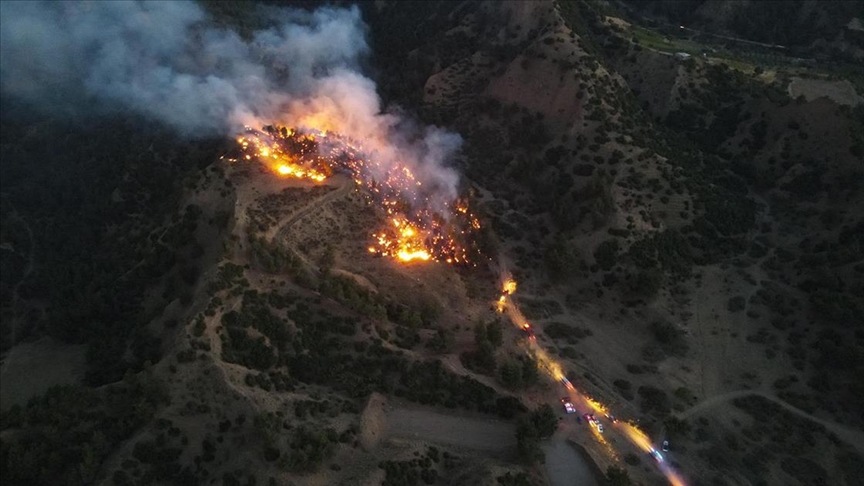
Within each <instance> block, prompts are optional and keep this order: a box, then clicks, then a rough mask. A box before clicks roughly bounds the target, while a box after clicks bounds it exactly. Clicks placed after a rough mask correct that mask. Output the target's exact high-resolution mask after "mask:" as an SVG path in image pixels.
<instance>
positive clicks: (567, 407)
mask: <svg viewBox="0 0 864 486" xmlns="http://www.w3.org/2000/svg"><path fill="white" fill-rule="evenodd" d="M561 404H562V405H564V412H566V413H568V414H570V413H576V407H574V406H573V402H571V401H570V399H569V398H567V397H561Z"/></svg>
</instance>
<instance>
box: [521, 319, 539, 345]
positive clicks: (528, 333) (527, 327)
mask: <svg viewBox="0 0 864 486" xmlns="http://www.w3.org/2000/svg"><path fill="white" fill-rule="evenodd" d="M522 332H524V333H525V335H526V336H527V337H528V339H529V340H531V341H535V340H537V336H535V335H534V329H532V328H531V324H528V323H527V322H526V323H525V324H522Z"/></svg>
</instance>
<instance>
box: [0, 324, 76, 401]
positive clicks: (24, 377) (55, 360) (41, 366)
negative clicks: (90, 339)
mask: <svg viewBox="0 0 864 486" xmlns="http://www.w3.org/2000/svg"><path fill="white" fill-rule="evenodd" d="M86 350H87V347H86V346H84V345H69V344H61V343H59V342H57V341H54V340H53V339H50V338H43V339H40V340H38V341H36V342H32V343H21V344H18V345H17V346H15V347H13V348H12V349H10V350H9V353H8V354H7V355H6V357H5V359H4V360H3V364H2V365H0V384H2V386H0V409H2V410H6V409H8V408H9V407H11V406H13V405H24V404H26V403H27V401H28V400H30V399H31V398H32V397H35V396H38V395H41V394H42V393H44V392H45V391H46V390H48V389H49V388H51V387H52V386H54V385H66V384H72V383H76V382H78V381H80V380H81V379H82V378H84V371H85V366H84V358H85V353H86Z"/></svg>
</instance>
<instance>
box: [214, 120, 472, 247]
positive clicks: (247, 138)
mask: <svg viewBox="0 0 864 486" xmlns="http://www.w3.org/2000/svg"><path fill="white" fill-rule="evenodd" d="M237 143H238V146H239V148H240V151H241V156H240V157H236V158H231V159H229V160H231V161H232V162H237V161H238V160H248V161H251V160H258V161H260V162H262V163H264V164H265V165H267V166H268V167H270V168H271V169H272V170H273V171H274V172H275V173H276V174H278V175H280V176H284V177H294V178H298V179H306V180H311V181H313V182H323V181H325V180H326V179H327V178H328V177H329V176H330V175H332V174H333V173H334V172H337V171H342V172H347V173H349V174H350V176H351V178H352V179H353V180H354V182H355V183H356V184H357V185H358V186H360V187H361V188H363V189H364V192H365V193H366V194H367V196H368V198H369V200H370V202H372V203H373V204H375V205H377V206H378V207H379V208H380V209H381V210H382V211H383V213H384V214H385V215H386V217H387V220H388V224H387V225H386V226H385V227H384V228H382V229H381V230H380V231H378V232H376V233H373V234H372V238H373V244H372V246H370V247H369V248H368V251H369V253H370V254H374V255H381V256H388V257H392V258H395V259H396V260H397V261H400V262H405V263H407V262H415V261H421V262H423V261H430V260H431V261H436V262H446V263H454V264H467V263H471V262H472V258H471V257H476V256H477V255H478V252H477V249H476V248H474V247H472V245H471V244H470V238H469V237H470V235H471V233H473V232H474V231H476V230H478V229H480V221H479V220H478V219H477V218H476V217H475V216H474V215H473V214H471V212H470V211H469V210H468V205H467V203H466V202H465V201H462V200H456V201H449V202H444V203H443V207H441V206H442V204H441V203H440V201H439V204H433V201H432V200H431V197H432V195H431V193H430V192H429V191H428V190H426V188H425V187H423V184H422V182H421V181H419V180H417V177H416V176H415V174H414V173H413V172H412V171H411V169H410V168H409V167H407V166H405V165H403V164H401V163H392V162H391V163H389V164H386V165H385V164H383V163H382V162H381V161H379V160H377V159H376V158H375V157H374V154H372V156H370V155H368V154H367V153H366V152H365V151H364V149H363V147H362V146H361V145H360V144H359V143H357V142H356V141H354V140H350V139H348V138H345V137H341V136H339V135H338V134H335V133H333V132H318V131H313V130H305V131H299V130H294V129H289V128H286V127H274V126H267V127H264V129H263V131H257V130H253V129H250V128H247V130H246V134H245V135H244V136H242V137H239V138H238V139H237ZM433 207H437V209H432V208H433Z"/></svg>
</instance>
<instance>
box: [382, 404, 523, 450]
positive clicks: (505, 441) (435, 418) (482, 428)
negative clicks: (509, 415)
mask: <svg viewBox="0 0 864 486" xmlns="http://www.w3.org/2000/svg"><path fill="white" fill-rule="evenodd" d="M384 422H385V424H386V425H385V426H384V427H385V433H384V435H385V436H386V437H388V438H394V439H404V440H422V441H424V442H431V443H434V444H440V445H446V446H455V447H462V448H466V449H472V450H477V451H483V452H491V453H498V454H502V455H506V454H509V453H512V452H513V451H514V450H515V448H516V428H515V426H514V425H513V424H510V423H507V422H503V421H500V420H495V419H492V418H488V419H487V418H482V417H469V416H462V415H455V414H453V415H451V414H448V413H445V412H440V411H437V410H434V409H429V408H425V407H424V408H421V407H415V406H402V405H399V406H394V407H393V408H392V409H390V410H388V411H387V413H386V415H385V420H384Z"/></svg>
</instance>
